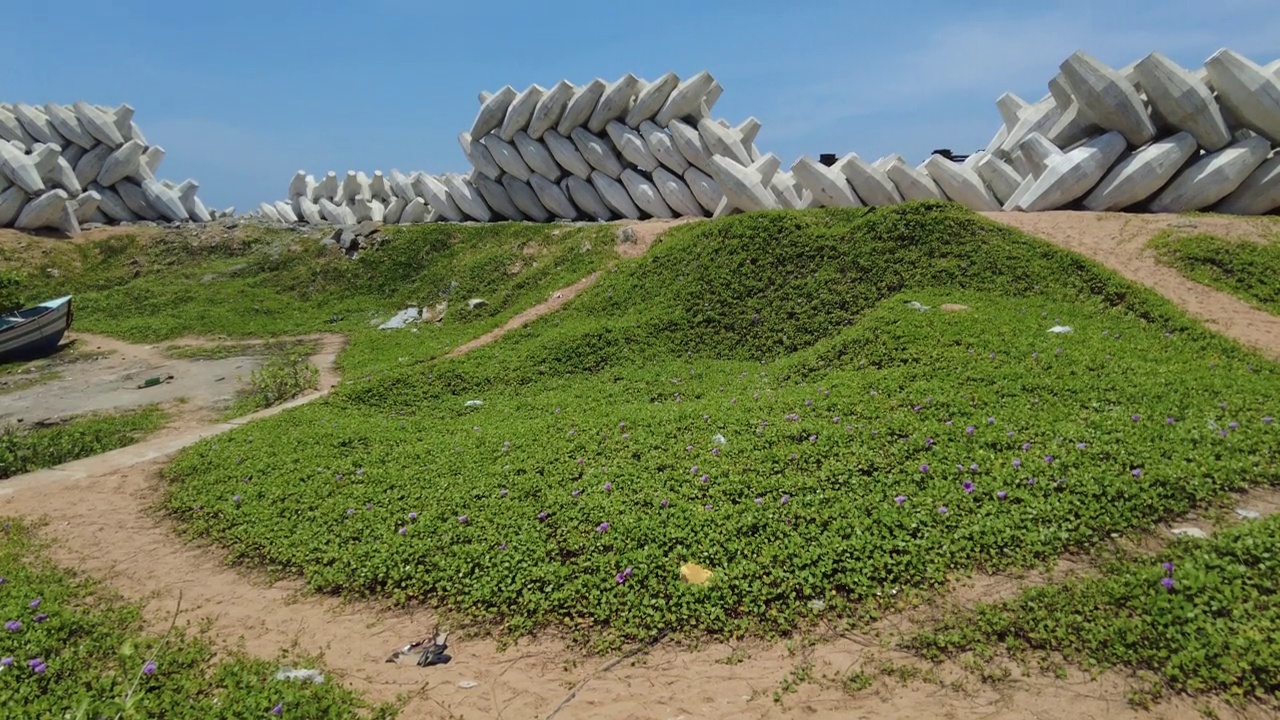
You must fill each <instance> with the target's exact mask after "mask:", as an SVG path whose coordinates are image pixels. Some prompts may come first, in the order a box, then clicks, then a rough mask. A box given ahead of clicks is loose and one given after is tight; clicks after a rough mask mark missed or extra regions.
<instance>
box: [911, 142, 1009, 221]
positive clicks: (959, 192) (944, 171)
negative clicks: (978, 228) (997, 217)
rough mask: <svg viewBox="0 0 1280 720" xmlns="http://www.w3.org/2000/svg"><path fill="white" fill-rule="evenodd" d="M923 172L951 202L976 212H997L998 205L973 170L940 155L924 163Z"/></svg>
mask: <svg viewBox="0 0 1280 720" xmlns="http://www.w3.org/2000/svg"><path fill="white" fill-rule="evenodd" d="M924 169H925V172H927V173H929V177H930V178H931V179H932V180H933V181H934V182H935V183H937V185H938V187H939V188H941V189H942V192H943V193H944V194H945V195H946V196H947V197H948V198H949V199H951V200H952V201H954V202H957V203H960V204H961V205H963V206H965V207H967V208H969V209H970V210H974V211H978V212H997V211H999V210H1000V203H998V202H996V198H995V196H994V195H992V194H991V190H990V189H988V188H987V186H986V184H985V183H983V182H982V178H980V177H978V173H976V172H974V171H973V170H971V169H969V168H967V167H964V166H962V165H959V164H957V163H953V162H951V161H950V160H947V159H946V158H944V157H942V156H940V155H930V156H929V159H928V160H925V161H924Z"/></svg>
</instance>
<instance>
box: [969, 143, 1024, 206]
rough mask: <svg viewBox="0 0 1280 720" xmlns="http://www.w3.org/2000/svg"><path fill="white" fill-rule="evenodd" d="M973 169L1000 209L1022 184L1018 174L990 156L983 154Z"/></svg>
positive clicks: (1001, 161) (996, 158)
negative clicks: (989, 190) (993, 196)
mask: <svg viewBox="0 0 1280 720" xmlns="http://www.w3.org/2000/svg"><path fill="white" fill-rule="evenodd" d="M975 169H976V170H977V172H978V177H980V178H982V180H983V182H985V183H986V184H987V187H989V188H991V194H992V195H995V197H996V201H997V202H999V203H1000V206H1001V209H1003V208H1004V206H1005V204H1007V203H1008V202H1009V199H1010V198H1012V197H1013V194H1014V193H1016V192H1017V191H1018V186H1019V185H1021V184H1022V178H1021V177H1020V176H1019V175H1018V173H1017V172H1016V171H1015V170H1014V169H1013V168H1011V167H1009V164H1008V163H1006V162H1005V161H1003V160H1001V159H1000V158H998V157H996V156H995V155H991V154H989V153H983V155H982V157H981V158H980V159H979V160H978V163H977V165H976V166H975Z"/></svg>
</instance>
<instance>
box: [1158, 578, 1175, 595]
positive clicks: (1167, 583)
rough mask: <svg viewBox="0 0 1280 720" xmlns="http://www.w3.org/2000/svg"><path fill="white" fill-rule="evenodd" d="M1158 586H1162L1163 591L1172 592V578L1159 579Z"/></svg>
mask: <svg viewBox="0 0 1280 720" xmlns="http://www.w3.org/2000/svg"><path fill="white" fill-rule="evenodd" d="M1160 584H1161V585H1162V586H1164V589H1165V590H1168V591H1169V592H1173V586H1174V582H1173V578H1171V577H1163V578H1160Z"/></svg>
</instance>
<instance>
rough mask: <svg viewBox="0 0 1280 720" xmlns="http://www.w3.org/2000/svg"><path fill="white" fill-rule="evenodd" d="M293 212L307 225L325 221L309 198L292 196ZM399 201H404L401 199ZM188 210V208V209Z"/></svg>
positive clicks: (317, 207) (320, 223)
mask: <svg viewBox="0 0 1280 720" xmlns="http://www.w3.org/2000/svg"><path fill="white" fill-rule="evenodd" d="M293 202H294V210H295V213H296V214H297V215H298V216H300V217H301V218H302V221H303V222H305V223H307V224H309V225H323V224H324V223H325V219H324V216H323V215H321V214H320V206H319V205H317V204H316V203H314V202H312V201H311V198H307V197H298V198H294V200H293ZM401 202H404V201H403V200H401ZM188 212H190V209H188Z"/></svg>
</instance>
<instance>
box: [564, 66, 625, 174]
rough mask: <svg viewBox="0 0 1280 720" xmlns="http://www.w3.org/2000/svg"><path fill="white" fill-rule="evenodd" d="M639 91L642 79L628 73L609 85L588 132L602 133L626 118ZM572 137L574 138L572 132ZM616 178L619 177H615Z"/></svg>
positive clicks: (598, 104) (597, 106)
mask: <svg viewBox="0 0 1280 720" xmlns="http://www.w3.org/2000/svg"><path fill="white" fill-rule="evenodd" d="M639 90H640V79H639V78H637V77H636V76H635V75H632V74H631V73H627V74H626V75H623V76H622V77H620V78H618V79H617V80H615V81H613V82H611V83H609V85H608V87H606V88H605V90H604V92H603V93H602V94H601V96H600V101H599V102H598V103H596V107H595V109H594V110H593V111H592V113H591V117H590V118H589V119H588V120H587V130H589V131H591V132H592V133H599V132H602V131H603V130H604V127H605V125H608V124H609V121H610V120H617V119H618V118H620V117H623V116H625V115H626V113H627V111H628V110H630V109H631V101H632V100H633V99H634V98H635V96H636V93H637V92H639ZM570 136H572V131H570ZM614 177H617V176H616V175H615V176H614Z"/></svg>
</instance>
